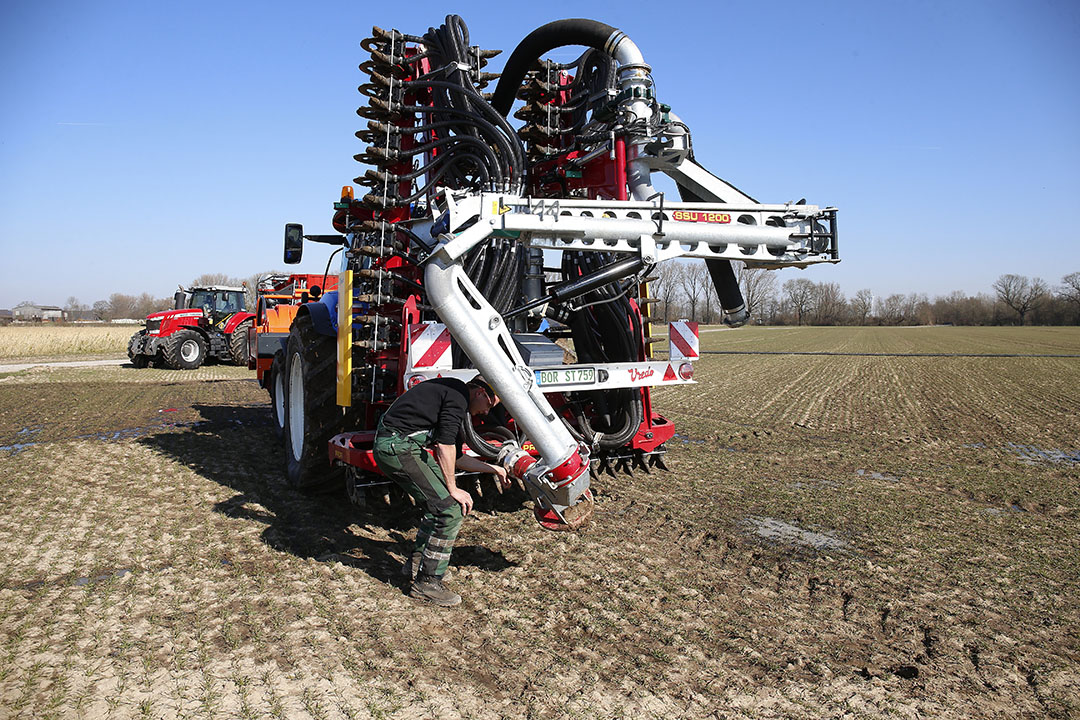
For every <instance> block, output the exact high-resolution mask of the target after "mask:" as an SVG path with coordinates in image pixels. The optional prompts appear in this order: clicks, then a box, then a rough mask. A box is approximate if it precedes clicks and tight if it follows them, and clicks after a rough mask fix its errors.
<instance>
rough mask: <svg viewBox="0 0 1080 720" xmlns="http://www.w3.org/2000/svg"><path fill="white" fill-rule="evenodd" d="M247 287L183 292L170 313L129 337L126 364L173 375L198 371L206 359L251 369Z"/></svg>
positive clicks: (150, 319)
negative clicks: (164, 370)
mask: <svg viewBox="0 0 1080 720" xmlns="http://www.w3.org/2000/svg"><path fill="white" fill-rule="evenodd" d="M244 292H245V289H244V288H243V287H223V286H216V285H215V286H209V287H193V288H184V287H183V286H181V287H180V289H179V290H178V291H177V292H176V294H175V295H174V296H173V297H174V299H175V305H174V308H173V309H172V310H165V311H163V312H157V313H152V314H151V315H148V316H147V317H146V327H145V328H144V329H142V330H140V331H139V332H137V333H135V334H134V335H132V336H131V340H130V341H129V342H128V358H129V359H130V360H131V363H132V364H133V365H134V366H135V367H137V368H144V367H147V366H148V365H150V364H151V363H153V364H154V365H155V366H157V367H168V368H172V369H173V370H194V369H195V368H197V367H200V366H201V365H202V364H203V363H205V362H206V361H207V359H208V358H214V359H217V360H223V361H226V362H232V363H234V364H236V365H247V364H248V329H249V328H250V327H251V326H252V324H253V321H254V317H255V316H254V314H252V313H250V312H247V308H246V303H245V302H244Z"/></svg>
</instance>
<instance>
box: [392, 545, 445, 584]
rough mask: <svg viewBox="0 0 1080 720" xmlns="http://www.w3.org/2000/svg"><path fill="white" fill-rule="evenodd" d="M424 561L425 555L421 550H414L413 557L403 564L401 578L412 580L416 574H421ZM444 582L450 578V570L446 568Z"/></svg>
mask: <svg viewBox="0 0 1080 720" xmlns="http://www.w3.org/2000/svg"><path fill="white" fill-rule="evenodd" d="M423 561H424V553H422V552H420V551H419V550H413V552H412V555H409V557H407V558H405V562H403V563H401V576H402V577H406V578H408V579H410V580H412V579H413V578H415V577H416V574H417V573H419V572H420V563H422V562H423ZM442 577H443V580H448V579H449V578H450V568H446V572H444V573H443V576H442Z"/></svg>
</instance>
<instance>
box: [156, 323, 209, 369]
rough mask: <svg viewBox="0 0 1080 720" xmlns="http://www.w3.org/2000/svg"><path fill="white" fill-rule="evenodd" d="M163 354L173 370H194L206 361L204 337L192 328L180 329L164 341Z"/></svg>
mask: <svg viewBox="0 0 1080 720" xmlns="http://www.w3.org/2000/svg"><path fill="white" fill-rule="evenodd" d="M164 354H165V362H166V364H168V366H169V367H171V368H172V369H173V370H194V369H195V368H197V367H199V366H201V365H202V364H203V363H204V362H206V339H205V338H204V337H203V336H202V335H200V334H199V333H197V332H195V331H194V330H180V331H179V332H176V333H173V334H172V335H171V336H169V339H168V340H166V341H165V353H164Z"/></svg>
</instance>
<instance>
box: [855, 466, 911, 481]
mask: <svg viewBox="0 0 1080 720" xmlns="http://www.w3.org/2000/svg"><path fill="white" fill-rule="evenodd" d="M855 474H856V475H858V476H859V477H868V478H870V479H871V480H884V481H885V482H891V483H896V482H900V478H898V477H896V476H894V475H886V474H885V473H879V472H874V471H872V470H863V469H862V468H859V469H858V470H856V471H855Z"/></svg>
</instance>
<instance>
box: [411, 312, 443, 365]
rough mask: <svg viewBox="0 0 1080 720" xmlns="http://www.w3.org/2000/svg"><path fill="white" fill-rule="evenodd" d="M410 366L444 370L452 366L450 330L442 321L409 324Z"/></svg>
mask: <svg viewBox="0 0 1080 720" xmlns="http://www.w3.org/2000/svg"><path fill="white" fill-rule="evenodd" d="M408 362H409V367H410V368H411V369H413V370H419V369H421V368H424V369H436V370H443V369H448V368H450V367H452V365H453V363H452V361H451V355H450V331H449V330H447V329H446V326H445V325H443V324H442V323H434V322H432V323H416V324H414V325H410V326H409V357H408Z"/></svg>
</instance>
